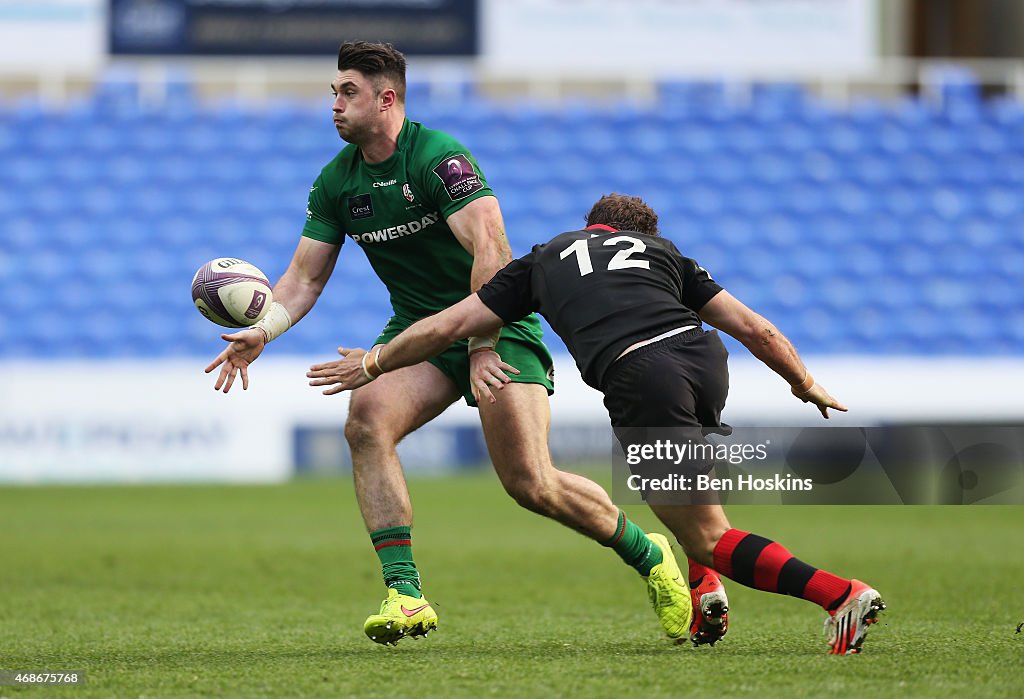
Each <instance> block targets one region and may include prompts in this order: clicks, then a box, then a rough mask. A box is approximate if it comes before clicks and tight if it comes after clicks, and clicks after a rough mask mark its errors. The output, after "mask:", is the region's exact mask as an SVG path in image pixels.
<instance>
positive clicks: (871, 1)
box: [482, 0, 879, 79]
mask: <svg viewBox="0 0 1024 699" xmlns="http://www.w3.org/2000/svg"><path fill="white" fill-rule="evenodd" d="M483 1H484V5H483V15H482V22H483V34H482V39H483V46H482V49H483V50H482V57H483V65H484V67H485V69H486V70H487V72H489V73H490V74H492V75H501V76H509V77H519V78H524V79H525V78H536V77H540V76H545V75H548V76H552V77H576V76H578V77H589V78H594V77H601V76H604V77H619V78H621V77H627V78H628V77H638V78H639V77H642V78H651V77H656V78H671V77H683V76H698V75H699V76H711V77H720V76H729V75H742V76H754V77H756V76H767V77H771V76H775V75H781V76H793V77H797V76H808V77H809V76H821V75H829V74H832V75H850V74H857V73H862V72H865V71H868V70H870V69H871V67H872V65H873V63H874V61H875V59H876V58H877V56H878V34H879V31H878V24H879V23H878V19H877V10H878V7H877V2H876V1H875V0H757V1H756V2H751V0H673V1H668V0H628V1H627V0H517V1H516V2H507V1H506V0H483Z"/></svg>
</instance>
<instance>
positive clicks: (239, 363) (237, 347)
mask: <svg viewBox="0 0 1024 699" xmlns="http://www.w3.org/2000/svg"><path fill="white" fill-rule="evenodd" d="M220 338H221V339H222V340H224V341H225V342H229V343H230V344H229V345H228V346H227V347H225V348H224V351H223V352H221V353H220V354H218V355H217V358H216V359H214V360H213V361H212V362H210V365H209V366H208V367H206V369H205V371H206V373H207V374H209V373H210V372H211V371H213V370H214V369H216V368H217V367H220V374H219V375H218V376H217V383H215V384H214V385H213V390H215V391H219V390H221V388H223V390H224V393H227V392H228V391H230V390H231V385H232V384H233V383H234V382H235V376H237V375H238V374H241V375H242V390H243V391H245V390H248V388H249V371H248V367H249V364H251V363H252V362H254V361H256V357H258V356H260V353H261V352H262V351H263V348H264V347H266V345H267V342H266V340H267V337H266V335H264V334H263V331H262V330H254V329H252V328H247V329H245V330H241V331H239V332H236V333H233V334H231V335H228V334H224V335H221V336H220Z"/></svg>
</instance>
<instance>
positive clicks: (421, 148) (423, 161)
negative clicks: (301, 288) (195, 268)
mask: <svg viewBox="0 0 1024 699" xmlns="http://www.w3.org/2000/svg"><path fill="white" fill-rule="evenodd" d="M486 196H493V192H492V191H491V188H490V187H489V186H488V185H487V180H486V179H485V178H484V175H483V172H481V170H480V167H479V166H478V165H477V163H476V160H475V159H474V158H473V156H472V155H471V154H470V152H469V151H468V150H467V149H466V148H465V147H464V146H463V145H462V144H460V143H459V142H458V141H456V140H455V139H454V138H452V137H451V136H449V135H448V134H446V133H444V132H442V131H435V130H433V129H428V128H426V127H425V126H423V125H422V124H419V123H417V122H414V121H409V120H408V119H406V120H405V124H404V125H403V126H402V131H401V132H400V133H399V135H398V147H397V149H396V150H395V152H394V153H393V154H392V155H391V157H389V158H388V159H387V160H385V161H384V162H382V163H375V164H370V163H367V162H365V161H364V160H363V156H362V153H361V152H360V150H359V148H358V147H357V146H355V145H352V144H349V145H348V146H346V147H345V148H344V149H342V151H341V152H340V153H338V155H337V156H336V157H335V158H334V160H332V161H331V162H330V163H328V165H327V167H325V168H324V169H323V170H322V171H321V172H320V176H319V177H317V179H316V182H314V183H313V188H312V189H311V190H310V193H309V206H308V208H307V210H306V225H305V228H303V231H302V234H303V235H305V236H308V237H310V238H313V239H315V240H320V241H323V242H325V243H334V244H337V245H341V244H342V242H344V240H345V237H346V236H347V237H349V238H352V240H354V241H355V242H356V243H358V244H359V246H360V247H361V248H362V249H363V251H364V252H365V253H366V256H367V258H369V260H370V264H371V265H372V266H373V269H374V271H375V272H376V273H377V276H378V277H380V279H381V281H383V282H384V284H385V285H386V286H387V288H388V292H389V293H390V295H391V305H392V307H393V308H394V311H395V314H396V315H398V316H399V317H402V318H405V319H407V320H418V319H419V318H423V317H424V316H428V315H431V314H433V313H437V312H438V311H441V310H444V309H445V308H448V307H449V306H451V305H453V304H455V303H458V302H459V301H461V300H462V299H464V298H465V297H466V296H468V295H469V293H470V291H471V289H470V272H471V269H472V266H473V256H472V255H470V254H469V253H468V252H466V250H465V248H463V247H462V245H461V244H460V243H459V241H458V239H456V237H455V235H454V234H453V233H452V231H451V228H449V227H448V225H447V223H445V220H446V219H447V217H448V216H450V215H451V214H453V213H455V212H456V211H458V210H460V209H461V208H462V207H464V206H465V205H466V204H468V203H469V202H471V201H473V200H475V199H479V198H481V197H486ZM533 323H535V324H536V323H537V321H536V319H533ZM536 333H537V336H538V338H539V337H540V334H541V331H540V327H539V324H538V325H537V326H536Z"/></svg>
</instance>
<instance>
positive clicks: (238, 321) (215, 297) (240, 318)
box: [192, 257, 274, 328]
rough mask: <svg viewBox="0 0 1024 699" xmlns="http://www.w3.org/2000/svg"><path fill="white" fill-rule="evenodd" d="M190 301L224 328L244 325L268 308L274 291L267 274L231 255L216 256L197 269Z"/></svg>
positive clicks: (253, 321)
mask: <svg viewBox="0 0 1024 699" xmlns="http://www.w3.org/2000/svg"><path fill="white" fill-rule="evenodd" d="M192 301H193V302H194V303H195V304H196V308H198V309H199V312H200V313H202V314H203V315H204V316H205V317H206V318H207V319H209V320H211V321H213V322H214V323H216V324H217V325H223V326H224V327H226V328H244V327H248V326H250V325H252V324H253V323H255V322H257V321H259V320H260V319H262V318H263V316H265V315H266V314H267V311H269V310H270V304H271V303H273V301H274V292H273V291H271V290H270V281H269V280H268V279H267V275H265V274H264V273H263V272H261V271H260V270H259V268H258V267H256V266H255V265H251V264H249V263H248V262H245V261H243V260H239V259H236V258H234V257H218V258H217V259H216V260H210V261H209V262H207V263H206V264H205V265H203V266H202V267H200V268H199V270H198V271H196V275H195V276H194V277H193V278H192Z"/></svg>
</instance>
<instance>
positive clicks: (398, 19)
mask: <svg viewBox="0 0 1024 699" xmlns="http://www.w3.org/2000/svg"><path fill="white" fill-rule="evenodd" d="M477 5H478V0H110V14H109V17H110V22H109V44H110V52H111V53H112V54H115V55H192V56H232V55H247V56H263V55H273V56H285V55H289V56H304V55H317V56H322V55H324V54H325V53H327V54H329V53H332V52H336V51H337V50H338V46H339V45H340V44H341V43H342V42H343V41H351V40H360V39H361V40H366V41H387V42H390V43H392V44H394V45H395V47H396V48H398V49H399V50H401V51H402V52H404V53H406V54H410V55H420V56H474V55H476V54H477V52H478V44H479V41H478V28H477V16H478V11H477V9H478V8H477Z"/></svg>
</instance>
